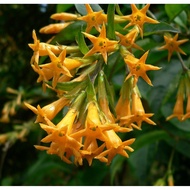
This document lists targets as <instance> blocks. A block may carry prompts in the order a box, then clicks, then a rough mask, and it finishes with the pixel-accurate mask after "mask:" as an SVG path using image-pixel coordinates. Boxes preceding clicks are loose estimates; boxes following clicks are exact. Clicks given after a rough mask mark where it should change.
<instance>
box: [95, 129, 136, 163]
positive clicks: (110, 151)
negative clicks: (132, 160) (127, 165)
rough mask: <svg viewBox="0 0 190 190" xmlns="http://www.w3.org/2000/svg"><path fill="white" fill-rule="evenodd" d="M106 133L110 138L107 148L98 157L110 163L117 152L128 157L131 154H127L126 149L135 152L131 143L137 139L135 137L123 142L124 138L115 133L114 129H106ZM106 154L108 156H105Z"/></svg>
mask: <svg viewBox="0 0 190 190" xmlns="http://www.w3.org/2000/svg"><path fill="white" fill-rule="evenodd" d="M105 135H106V136H107V138H108V139H109V140H108V141H106V142H105V143H106V148H107V150H105V151H104V152H102V153H101V154H99V155H98V156H96V157H95V158H96V159H99V160H100V161H102V162H107V164H110V163H111V161H112V159H113V158H114V156H115V155H116V154H120V155H122V156H124V157H127V158H128V157H129V155H128V154H127V152H126V150H129V151H130V152H133V149H132V148H131V147H130V146H129V145H131V144H132V143H133V142H134V141H135V139H134V138H133V139H129V140H127V141H124V142H122V140H121V139H120V138H119V136H118V135H117V134H116V133H115V131H114V130H109V131H106V132H105ZM106 155H107V158H105V156H106Z"/></svg>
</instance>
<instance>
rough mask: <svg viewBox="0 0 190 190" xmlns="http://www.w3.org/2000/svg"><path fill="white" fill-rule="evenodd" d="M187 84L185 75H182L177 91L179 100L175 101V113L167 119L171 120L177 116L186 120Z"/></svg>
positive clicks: (180, 119)
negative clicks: (185, 100)
mask: <svg viewBox="0 0 190 190" xmlns="http://www.w3.org/2000/svg"><path fill="white" fill-rule="evenodd" d="M185 85H186V80H185V77H184V75H182V76H181V79H180V82H179V88H178V92H177V100H176V103H175V106H174V108H173V114H172V115H170V116H168V117H167V118H166V120H167V121H168V120H170V119H172V118H174V117H177V119H178V120H179V121H183V120H184V92H185Z"/></svg>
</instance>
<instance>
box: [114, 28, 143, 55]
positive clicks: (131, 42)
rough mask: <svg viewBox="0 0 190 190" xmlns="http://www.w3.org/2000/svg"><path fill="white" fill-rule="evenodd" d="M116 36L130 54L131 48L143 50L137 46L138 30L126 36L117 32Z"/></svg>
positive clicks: (133, 30)
mask: <svg viewBox="0 0 190 190" xmlns="http://www.w3.org/2000/svg"><path fill="white" fill-rule="evenodd" d="M115 33H116V35H117V36H118V37H119V38H120V42H119V43H120V44H121V45H123V46H125V47H126V48H127V49H128V50H129V51H130V52H131V48H135V49H139V50H143V49H142V48H141V47H140V46H138V45H137V44H135V40H136V37H137V35H138V30H137V29H136V28H134V29H132V30H131V31H130V32H129V33H127V34H126V35H122V34H120V33H119V32H115Z"/></svg>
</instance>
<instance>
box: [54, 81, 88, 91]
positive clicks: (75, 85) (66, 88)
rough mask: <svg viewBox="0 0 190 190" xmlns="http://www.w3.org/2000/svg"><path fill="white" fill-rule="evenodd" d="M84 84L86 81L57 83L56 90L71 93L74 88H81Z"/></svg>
mask: <svg viewBox="0 0 190 190" xmlns="http://www.w3.org/2000/svg"><path fill="white" fill-rule="evenodd" d="M85 83H86V81H82V82H81V81H68V82H58V83H57V86H56V89H59V90H63V91H71V90H73V89H75V88H79V87H81V85H82V86H83V84H85Z"/></svg>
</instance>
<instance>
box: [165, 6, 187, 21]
mask: <svg viewBox="0 0 190 190" xmlns="http://www.w3.org/2000/svg"><path fill="white" fill-rule="evenodd" d="M188 7H189V5H188V4H166V5H165V11H166V13H167V15H168V17H169V19H170V21H171V20H173V19H174V18H175V17H176V16H177V15H178V14H180V13H181V11H183V10H185V9H187V8H188Z"/></svg>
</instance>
